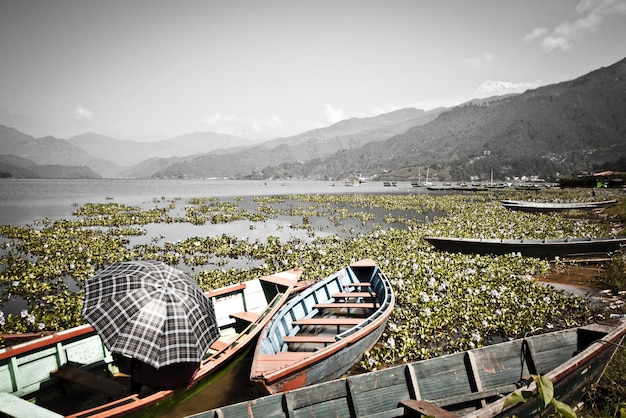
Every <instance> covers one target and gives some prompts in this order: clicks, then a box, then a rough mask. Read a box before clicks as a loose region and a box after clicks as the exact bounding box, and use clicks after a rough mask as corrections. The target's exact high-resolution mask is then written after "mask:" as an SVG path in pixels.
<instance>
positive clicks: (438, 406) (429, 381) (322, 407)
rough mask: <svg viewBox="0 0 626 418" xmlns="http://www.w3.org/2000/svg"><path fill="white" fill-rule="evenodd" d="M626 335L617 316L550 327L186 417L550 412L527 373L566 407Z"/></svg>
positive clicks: (597, 374) (482, 416) (480, 416)
mask: <svg viewBox="0 0 626 418" xmlns="http://www.w3.org/2000/svg"><path fill="white" fill-rule="evenodd" d="M625 334H626V321H623V320H613V321H610V322H606V323H598V324H591V325H587V326H582V327H578V328H571V329H566V330H560V331H553V332H549V333H545V334H540V335H534V336H529V337H525V338H521V339H517V340H513V341H507V342H503V343H500V344H495V345H490V346H486V347H482V348H477V349H474V350H470V351H465V352H459V353H455V354H450V355H445V356H441V357H435V358H432V359H428V360H422V361H418V362H414V363H410V364H404V365H400V366H394V367H390V368H387V369H382V370H378V371H374V372H369V373H363V374H359V375H353V376H350V377H347V378H343V379H338V380H333V381H330V382H324V383H320V384H317V385H313V386H308V387H304V388H300V389H296V390H292V391H289V392H286V393H279V394H274V395H269V396H265V397H262V398H258V399H254V400H250V401H246V402H241V403H236V404H233V405H228V406H224V407H221V408H218V409H213V410H210V411H206V412H203V413H200V414H196V415H193V417H194V418H217V417H220V418H228V417H243V416H245V417H249V418H254V417H259V418H265V417H270V416H271V417H275V418H278V417H293V416H297V417H310V418H313V417H322V416H324V417H325V416H337V417H364V416H370V417H372V416H377V417H403V416H436V417H457V416H467V417H475V418H487V417H510V416H517V417H535V416H538V415H540V414H541V415H542V416H547V414H550V413H552V412H554V411H552V410H551V408H552V407H551V406H548V407H547V408H546V409H545V410H542V409H543V402H542V399H541V397H540V394H539V393H538V390H537V386H536V384H535V383H532V382H533V379H532V378H531V377H532V376H538V375H541V376H544V377H545V378H547V379H549V380H550V381H551V382H552V384H553V386H554V398H555V399H557V400H559V401H561V402H563V403H565V404H567V405H570V406H572V407H573V406H575V405H577V404H578V403H579V401H580V400H581V397H582V396H583V394H584V393H585V392H586V391H588V390H589V388H590V386H591V385H593V384H595V383H597V382H598V380H599V379H600V377H601V376H602V374H603V373H604V370H605V369H606V367H607V365H608V363H609V362H610V360H611V358H612V356H613V354H614V353H615V351H616V350H617V348H618V344H620V343H621V341H622V340H623V338H624V335H625ZM529 382H531V383H529ZM517 390H524V391H526V393H527V395H528V399H527V400H526V402H524V403H520V404H516V405H512V404H509V403H507V404H506V405H505V402H506V400H507V397H508V395H509V394H511V393H513V392H514V391H517Z"/></svg>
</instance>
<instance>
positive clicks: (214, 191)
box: [0, 179, 426, 225]
mask: <svg viewBox="0 0 626 418" xmlns="http://www.w3.org/2000/svg"><path fill="white" fill-rule="evenodd" d="M334 184H335V183H332V182H327V181H256V180H249V181H248V180H126V179H97V180H38V179H37V180H35V179H1V180H0V224H1V225H22V224H29V223H31V222H33V221H34V220H36V219H43V218H48V219H51V220H57V219H67V218H69V217H71V216H72V212H73V211H74V210H75V209H76V208H77V206H80V205H82V204H85V203H106V202H115V203H120V204H126V205H141V206H144V207H145V206H148V207H150V206H152V207H153V206H154V205H153V203H152V202H153V199H161V198H165V199H166V200H171V199H174V198H181V199H183V200H184V199H189V198H192V197H220V198H228V197H245V196H271V195H289V194H302V193H305V194H331V193H332V194H346V193H362V194H370V193H425V192H426V191H425V190H424V189H421V188H411V184H410V183H408V182H407V183H404V184H402V183H398V186H397V187H385V186H383V184H382V183H381V182H369V183H364V184H362V185H360V186H358V187H346V186H344V185H343V182H337V183H336V185H335V186H333V185H334Z"/></svg>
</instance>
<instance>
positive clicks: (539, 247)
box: [424, 237, 626, 259]
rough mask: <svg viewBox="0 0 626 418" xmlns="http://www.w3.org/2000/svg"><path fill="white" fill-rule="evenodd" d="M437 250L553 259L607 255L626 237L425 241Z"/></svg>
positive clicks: (442, 239) (445, 238) (442, 238)
mask: <svg viewBox="0 0 626 418" xmlns="http://www.w3.org/2000/svg"><path fill="white" fill-rule="evenodd" d="M424 240H426V241H428V242H429V243H431V244H432V245H433V246H434V247H435V248H437V249H438V250H443V251H448V252H459V253H465V254H494V255H503V254H511V253H519V254H521V255H524V256H527V257H537V258H546V259H553V258H555V257H580V256H592V255H607V254H609V253H612V252H614V251H617V250H619V249H620V248H621V247H622V246H624V245H626V237H603V238H566V239H544V240H541V239H481V238H453V237H424Z"/></svg>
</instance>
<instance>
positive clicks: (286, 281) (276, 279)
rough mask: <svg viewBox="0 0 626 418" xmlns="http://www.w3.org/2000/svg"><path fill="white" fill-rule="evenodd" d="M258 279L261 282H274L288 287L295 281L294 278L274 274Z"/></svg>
mask: <svg viewBox="0 0 626 418" xmlns="http://www.w3.org/2000/svg"><path fill="white" fill-rule="evenodd" d="M259 280H261V281H263V282H267V283H274V284H277V285H280V286H284V287H290V286H293V285H294V284H295V283H296V280H294V279H293V278H287V277H281V276H278V275H276V274H273V275H271V276H265V277H261V278H259Z"/></svg>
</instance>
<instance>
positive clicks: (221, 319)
mask: <svg viewBox="0 0 626 418" xmlns="http://www.w3.org/2000/svg"><path fill="white" fill-rule="evenodd" d="M301 275H302V270H299V269H293V270H288V271H284V272H280V273H276V274H273V275H269V276H265V277H261V278H259V279H254V280H250V281H247V282H243V283H239V284H234V285H230V286H226V287H224V288H220V289H216V290H212V291H209V292H206V293H205V295H206V296H207V297H208V298H210V299H211V300H212V302H213V306H214V309H215V316H216V321H217V326H218V328H219V334H220V335H219V338H218V339H217V341H215V342H214V343H213V344H212V345H211V347H210V349H209V350H208V351H207V352H206V354H205V356H204V358H203V360H202V361H201V363H200V368H199V369H198V371H197V372H196V374H195V376H194V377H193V380H192V381H191V384H190V385H189V386H188V387H186V388H183V389H178V390H171V389H154V388H149V387H144V388H143V389H142V390H141V392H140V393H132V391H131V390H130V389H131V383H130V369H131V365H130V364H131V359H129V358H127V357H125V356H118V355H113V354H112V353H111V352H110V351H109V350H108V349H107V348H106V346H105V345H104V343H103V341H102V339H101V338H100V337H99V336H98V334H97V333H96V331H95V330H94V329H93V328H92V327H91V326H90V325H83V326H79V327H76V328H72V329H70V330H67V331H61V332H58V333H56V334H53V335H48V336H45V337H42V338H39V339H35V340H31V341H29V342H26V343H23V344H18V345H14V346H12V347H8V348H5V349H0V415H2V414H7V415H9V416H28V417H29V418H30V417H35V416H42V417H44V416H45V417H48V416H49V417H60V416H69V417H81V416H90V417H112V416H122V415H124V416H126V415H129V414H131V415H132V414H147V413H149V414H152V415H156V414H158V413H160V412H163V411H166V410H167V409H169V408H170V407H171V406H172V405H173V404H174V403H176V402H182V401H184V400H185V399H187V398H188V397H190V396H192V395H193V394H195V393H197V392H198V391H200V390H203V389H205V388H206V387H207V386H208V385H210V384H213V383H215V382H217V381H218V380H219V378H220V377H221V371H223V370H225V368H227V367H229V366H231V365H232V364H233V363H236V362H238V361H240V360H242V359H243V358H244V357H245V355H246V354H247V353H248V352H249V350H250V349H251V348H252V346H253V345H254V344H253V343H254V342H255V341H256V339H257V337H258V335H259V333H260V332H261V330H262V329H263V326H264V325H265V324H267V322H268V321H269V320H270V319H271V317H272V316H273V315H274V314H275V313H276V312H277V311H278V309H279V308H280V307H281V306H282V305H283V304H284V303H285V302H286V301H287V299H288V298H289V296H290V295H291V294H292V293H293V292H294V291H295V290H296V289H297V288H298V287H299V286H300V285H299V284H298V280H299V279H300V277H301ZM16 408H17V409H16ZM20 410H22V411H23V412H22V414H25V415H19V411H20Z"/></svg>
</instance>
